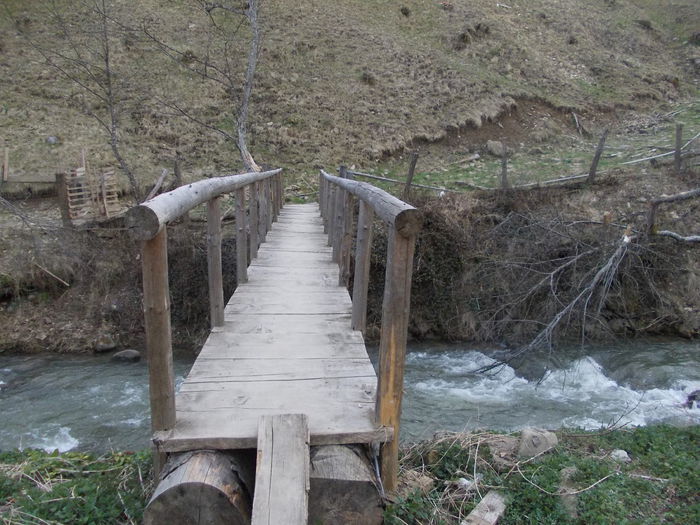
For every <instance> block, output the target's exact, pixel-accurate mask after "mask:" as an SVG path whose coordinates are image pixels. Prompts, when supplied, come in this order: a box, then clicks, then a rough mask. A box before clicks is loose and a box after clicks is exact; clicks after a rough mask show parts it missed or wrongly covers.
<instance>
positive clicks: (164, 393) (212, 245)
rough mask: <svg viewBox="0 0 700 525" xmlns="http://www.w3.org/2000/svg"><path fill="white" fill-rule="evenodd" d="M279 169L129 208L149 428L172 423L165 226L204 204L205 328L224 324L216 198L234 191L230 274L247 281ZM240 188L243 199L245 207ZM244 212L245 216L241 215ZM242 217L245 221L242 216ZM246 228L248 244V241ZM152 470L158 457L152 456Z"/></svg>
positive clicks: (272, 210)
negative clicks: (137, 244)
mask: <svg viewBox="0 0 700 525" xmlns="http://www.w3.org/2000/svg"><path fill="white" fill-rule="evenodd" d="M281 171H282V170H279V169H278V170H273V171H265V172H261V173H245V174H242V175H229V176H224V177H217V178H212V179H205V180H200V181H197V182H194V183H192V184H189V185H186V186H181V187H179V188H177V189H175V190H173V191H169V192H167V193H163V194H161V195H158V196H157V197H155V198H153V199H151V200H149V201H146V202H144V203H142V204H140V205H139V206H136V207H134V208H131V209H130V210H129V212H128V213H127V215H126V223H127V228H129V229H130V230H131V232H132V234H133V235H134V237H136V238H137V239H140V240H142V241H144V242H143V246H142V260H141V263H142V271H143V308H144V317H145V323H146V348H147V355H148V369H149V386H150V401H151V428H152V430H153V431H154V432H155V431H162V430H169V429H171V428H172V427H173V426H174V425H175V381H174V375H173V356H172V336H171V329H170V290H169V287H168V247H167V240H168V236H167V229H166V225H167V224H168V223H170V222H171V221H174V220H176V219H177V218H179V217H181V216H183V215H184V214H186V213H187V212H189V211H190V210H191V209H192V208H194V207H195V206H198V205H200V204H203V203H205V202H206V203H207V262H208V269H209V270H208V271H209V301H210V307H211V325H212V327H215V326H222V325H223V324H224V292H223V275H222V266H221V219H222V216H221V204H220V201H221V196H222V195H223V194H225V193H231V192H235V198H236V202H235V205H236V257H237V259H236V268H237V270H236V273H237V279H238V282H239V283H242V282H246V281H247V280H248V275H247V268H248V259H249V258H250V259H253V258H255V257H256V256H257V252H258V246H259V244H260V243H261V242H264V240H265V236H266V234H267V232H268V231H269V229H270V227H271V226H272V222H273V221H274V220H275V219H276V218H277V214H278V213H279V211H280V209H281V207H282V205H283V184H282V176H281V173H280V172H281ZM246 188H248V192H247V194H248V198H247V203H246ZM246 212H248V213H247V214H246ZM246 215H247V217H246ZM248 229H249V230H250V242H248ZM154 461H155V464H156V472H158V471H160V467H161V466H162V465H163V461H164V457H160V456H159V455H158V454H156V457H155V459H154Z"/></svg>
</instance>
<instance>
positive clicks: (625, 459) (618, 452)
mask: <svg viewBox="0 0 700 525" xmlns="http://www.w3.org/2000/svg"><path fill="white" fill-rule="evenodd" d="M610 458H611V459H612V460H613V461H617V462H618V463H629V462H630V461H632V459H631V458H630V456H629V454H628V453H627V452H625V451H624V450H622V449H619V448H618V449H615V450H613V451H612V452H611V453H610Z"/></svg>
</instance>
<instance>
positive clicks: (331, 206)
mask: <svg viewBox="0 0 700 525" xmlns="http://www.w3.org/2000/svg"><path fill="white" fill-rule="evenodd" d="M339 190H340V188H338V186H336V185H335V184H333V183H332V182H328V206H327V210H328V243H327V244H328V246H333V236H334V235H335V205H336V198H335V197H336V193H337V192H338V191H339Z"/></svg>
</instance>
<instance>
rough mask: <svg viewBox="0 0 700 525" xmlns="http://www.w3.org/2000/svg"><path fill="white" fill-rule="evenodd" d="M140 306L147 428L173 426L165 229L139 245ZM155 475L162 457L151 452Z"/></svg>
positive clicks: (166, 237) (172, 376)
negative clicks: (148, 408) (146, 379)
mask: <svg viewBox="0 0 700 525" xmlns="http://www.w3.org/2000/svg"><path fill="white" fill-rule="evenodd" d="M141 261H142V271H143V308H144V317H145V324H146V349H147V356H148V375H149V394H150V401H151V429H152V430H153V431H154V432H157V431H163V430H169V429H171V428H173V427H174V426H175V380H174V374H173V353H172V339H171V338H172V335H171V332H170V291H169V288H168V232H167V230H165V229H164V230H161V231H160V232H159V233H158V234H157V235H156V236H155V237H154V238H153V239H151V240H149V241H146V242H144V244H143V247H142V257H141ZM153 460H154V467H155V472H156V474H157V473H158V472H160V469H161V467H162V466H163V463H164V460H165V456H164V454H162V453H156V454H154V459H153Z"/></svg>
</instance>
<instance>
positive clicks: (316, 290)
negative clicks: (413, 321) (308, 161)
mask: <svg viewBox="0 0 700 525" xmlns="http://www.w3.org/2000/svg"><path fill="white" fill-rule="evenodd" d="M326 241H327V237H326V235H325V234H324V233H323V223H322V221H321V218H320V216H319V209H318V205H317V204H303V205H287V206H285V208H284V209H283V210H282V211H281V213H280V215H279V218H278V222H276V223H275V224H274V225H273V227H272V229H271V231H270V232H269V233H268V235H267V241H266V242H265V243H263V244H262V245H261V246H260V250H259V252H258V257H257V258H256V259H255V260H254V261H253V262H252V264H251V265H250V267H249V268H248V282H247V283H243V284H241V285H239V287H238V289H237V290H236V292H235V293H234V295H233V296H232V297H231V300H230V301H229V303H228V305H227V306H226V309H225V322H224V326H223V327H221V328H216V329H214V330H212V333H211V334H210V336H209V338H208V339H207V342H206V343H205V345H204V347H203V348H202V351H201V353H200V355H199V357H198V358H197V361H196V362H195V364H194V366H193V367H192V370H191V371H190V374H189V375H188V377H187V379H186V380H185V382H184V383H183V384H182V385H181V387H180V390H179V393H178V394H177V396H176V420H177V421H176V424H175V427H174V428H173V429H172V430H169V431H165V432H158V433H156V436H155V438H156V443H157V445H158V446H159V448H160V449H161V450H163V451H167V452H177V451H184V450H194V449H235V448H255V447H256V444H257V439H258V420H259V418H260V416H263V415H275V414H306V415H307V416H308V426H309V433H310V440H311V444H312V445H320V444H332V443H337V444H343V443H368V442H370V441H382V442H384V441H387V440H389V439H390V438H391V436H392V432H391V430H387V429H384V428H378V427H377V425H376V423H375V399H376V387H377V378H376V374H375V371H374V368H373V366H372V364H371V362H370V360H369V357H368V356H367V351H366V349H365V345H364V340H363V338H362V335H361V334H360V333H359V332H355V331H353V330H352V329H351V328H350V317H351V308H352V304H351V301H350V296H349V294H348V292H347V290H346V289H345V288H344V287H342V286H339V285H338V272H339V270H338V266H337V264H335V263H333V262H331V248H329V247H328V246H327V245H326Z"/></svg>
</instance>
